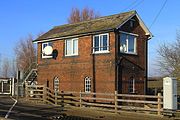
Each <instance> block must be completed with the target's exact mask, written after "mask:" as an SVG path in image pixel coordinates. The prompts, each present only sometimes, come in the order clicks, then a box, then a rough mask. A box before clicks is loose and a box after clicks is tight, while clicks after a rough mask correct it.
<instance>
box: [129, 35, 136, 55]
mask: <svg viewBox="0 0 180 120" xmlns="http://www.w3.org/2000/svg"><path fill="white" fill-rule="evenodd" d="M134 49H135V48H134V36H132V35H129V36H128V52H135V50H134Z"/></svg>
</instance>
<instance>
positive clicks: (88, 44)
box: [38, 18, 147, 94]
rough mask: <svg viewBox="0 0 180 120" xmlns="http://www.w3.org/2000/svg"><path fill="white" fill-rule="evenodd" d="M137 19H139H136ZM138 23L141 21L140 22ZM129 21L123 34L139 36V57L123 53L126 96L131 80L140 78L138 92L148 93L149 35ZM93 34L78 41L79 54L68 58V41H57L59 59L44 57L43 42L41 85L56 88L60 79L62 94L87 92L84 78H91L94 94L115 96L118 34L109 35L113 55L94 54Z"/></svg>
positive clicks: (123, 77) (40, 69)
mask: <svg viewBox="0 0 180 120" xmlns="http://www.w3.org/2000/svg"><path fill="white" fill-rule="evenodd" d="M133 19H136V18H133ZM136 21H138V20H137V19H136ZM129 24H130V23H129V22H127V23H126V24H124V25H123V26H122V27H121V29H120V31H126V32H130V33H134V34H137V35H138V37H137V55H128V54H120V55H119V56H118V57H119V59H120V57H122V56H123V57H125V58H126V59H124V60H122V63H121V65H120V69H119V70H120V71H119V76H120V77H119V80H118V84H119V85H121V88H122V90H120V91H121V92H122V93H128V87H129V82H128V80H129V78H130V77H131V75H133V76H134V77H135V79H136V85H135V89H136V93H137V94H143V93H144V81H145V80H146V79H145V76H146V75H145V72H146V69H147V68H146V64H147V63H146V56H147V55H146V42H147V36H146V35H145V32H144V30H143V29H142V28H141V26H140V25H139V23H138V22H135V23H134V26H133V27H130V26H129ZM92 38H93V36H92V35H87V36H82V37H79V38H78V55H77V56H69V57H66V56H65V55H64V53H65V52H64V51H65V50H64V48H65V40H56V41H53V49H56V50H57V51H58V56H57V58H56V59H52V58H51V59H42V58H41V43H38V84H47V81H49V87H50V88H52V89H53V79H54V78H55V77H56V76H57V77H58V78H59V80H60V87H59V89H60V91H77V92H79V91H80V90H81V91H84V78H85V77H87V76H88V77H90V78H91V91H92V92H103V93H105V92H106V93H108V92H109V93H114V91H115V86H116V85H115V81H116V80H115V79H116V77H115V75H116V63H115V32H109V42H110V52H109V53H103V54H92V46H93V45H92V43H93V42H92V40H93V39H92Z"/></svg>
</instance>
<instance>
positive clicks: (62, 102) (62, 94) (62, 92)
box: [61, 91, 64, 108]
mask: <svg viewBox="0 0 180 120" xmlns="http://www.w3.org/2000/svg"><path fill="white" fill-rule="evenodd" d="M61 97H62V98H61V104H62V105H61V107H62V108H64V91H61Z"/></svg>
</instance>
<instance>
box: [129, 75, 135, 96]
mask: <svg viewBox="0 0 180 120" xmlns="http://www.w3.org/2000/svg"><path fill="white" fill-rule="evenodd" d="M128 91H129V93H135V79H134V77H130V79H129V87H128Z"/></svg>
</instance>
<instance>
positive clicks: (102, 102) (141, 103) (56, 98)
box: [26, 85, 163, 115]
mask: <svg viewBox="0 0 180 120" xmlns="http://www.w3.org/2000/svg"><path fill="white" fill-rule="evenodd" d="M26 98H27V99H29V100H41V101H44V102H45V103H48V104H52V105H56V106H62V107H64V106H65V105H66V104H70V105H73V106H79V107H82V106H90V107H91V106H93V107H99V108H103V109H105V108H108V109H105V110H109V111H113V112H115V113H117V112H118V111H121V110H133V111H149V113H154V112H156V113H157V114H158V115H161V113H162V111H163V109H162V104H163V102H162V99H163V97H162V96H161V94H158V96H150V95H130V94H117V92H116V91H115V93H85V92H81V91H80V92H70V91H61V92H55V91H53V90H50V89H49V88H47V87H45V86H43V85H36V86H26Z"/></svg>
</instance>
